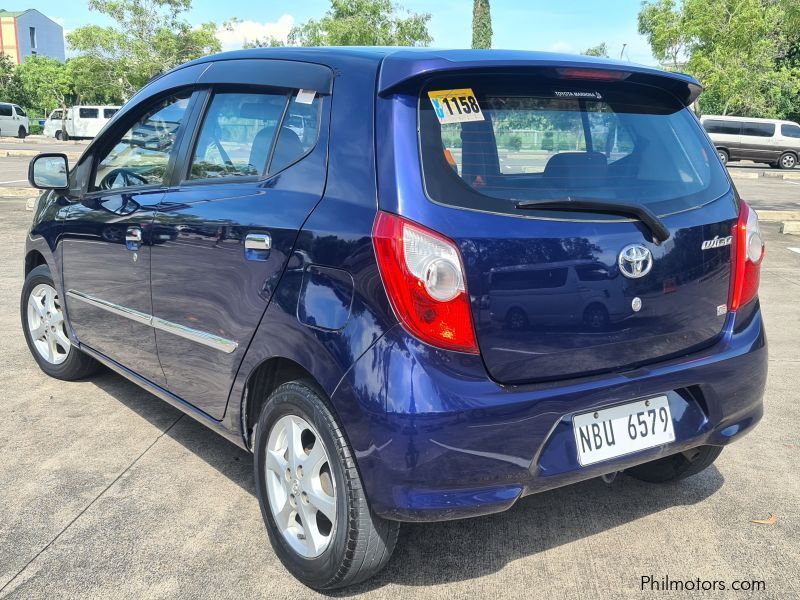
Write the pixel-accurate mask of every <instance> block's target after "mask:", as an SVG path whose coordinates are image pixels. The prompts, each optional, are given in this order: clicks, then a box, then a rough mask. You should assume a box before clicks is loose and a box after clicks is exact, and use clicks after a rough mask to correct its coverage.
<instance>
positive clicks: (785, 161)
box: [778, 152, 797, 169]
mask: <svg viewBox="0 0 800 600" xmlns="http://www.w3.org/2000/svg"><path fill="white" fill-rule="evenodd" d="M796 165H797V157H796V156H795V155H794V154H792V153H791V152H785V153H784V154H783V155H782V156H781V158H780V160H779V161H778V166H779V167H780V168H781V169H794V168H795V166H796Z"/></svg>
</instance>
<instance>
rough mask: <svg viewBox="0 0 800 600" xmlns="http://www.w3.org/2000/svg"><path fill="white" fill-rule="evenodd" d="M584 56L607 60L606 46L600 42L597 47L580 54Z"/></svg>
mask: <svg viewBox="0 0 800 600" xmlns="http://www.w3.org/2000/svg"><path fill="white" fill-rule="evenodd" d="M581 54H583V55H584V56H599V57H601V58H608V46H606V43H605V42H600V43H599V44H597V46H592V47H591V48H587V49H586V50H584V51H583V52H581Z"/></svg>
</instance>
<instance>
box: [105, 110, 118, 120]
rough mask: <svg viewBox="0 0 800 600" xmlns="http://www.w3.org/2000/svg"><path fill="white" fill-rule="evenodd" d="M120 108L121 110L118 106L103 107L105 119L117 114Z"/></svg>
mask: <svg viewBox="0 0 800 600" xmlns="http://www.w3.org/2000/svg"><path fill="white" fill-rule="evenodd" d="M118 110H119V109H118V108H104V109H103V118H104V119H110V118H111V117H113V116H114V115H115V114H117V111H118Z"/></svg>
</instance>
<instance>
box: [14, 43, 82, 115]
mask: <svg viewBox="0 0 800 600" xmlns="http://www.w3.org/2000/svg"><path fill="white" fill-rule="evenodd" d="M16 76H17V77H18V78H19V86H20V90H21V92H22V94H23V96H24V102H23V103H24V104H25V106H26V107H28V108H33V109H35V110H36V111H39V112H41V113H43V114H47V113H49V112H50V111H51V110H53V109H55V108H58V107H64V106H66V105H67V104H68V103H69V101H70V100H71V94H72V83H71V81H70V79H69V76H68V74H67V68H66V65H65V64H64V63H62V62H61V61H58V60H56V59H55V58H50V57H47V56H42V55H36V54H35V55H33V56H29V57H27V58H26V59H25V60H24V61H23V62H22V64H21V65H19V66H18V67H17V69H16Z"/></svg>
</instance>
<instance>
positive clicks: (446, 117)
mask: <svg viewBox="0 0 800 600" xmlns="http://www.w3.org/2000/svg"><path fill="white" fill-rule="evenodd" d="M428 97H429V98H430V99H431V104H433V110H435V111H436V116H437V117H439V123H442V124H445V123H461V122H463V121H483V120H484V118H483V112H482V111H481V107H480V104H478V100H477V99H476V98H475V94H474V93H473V92H472V88H463V89H460V90H439V91H436V92H428Z"/></svg>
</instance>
